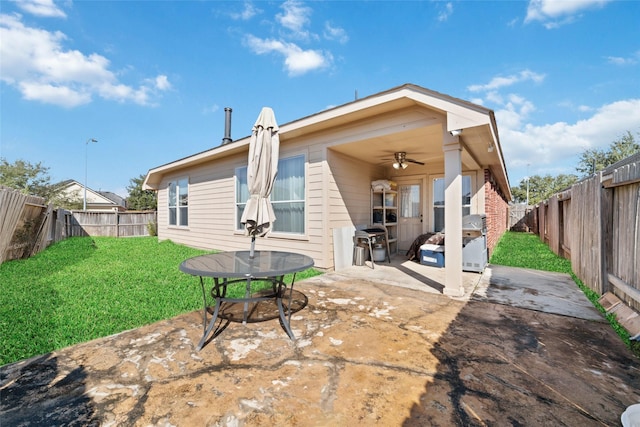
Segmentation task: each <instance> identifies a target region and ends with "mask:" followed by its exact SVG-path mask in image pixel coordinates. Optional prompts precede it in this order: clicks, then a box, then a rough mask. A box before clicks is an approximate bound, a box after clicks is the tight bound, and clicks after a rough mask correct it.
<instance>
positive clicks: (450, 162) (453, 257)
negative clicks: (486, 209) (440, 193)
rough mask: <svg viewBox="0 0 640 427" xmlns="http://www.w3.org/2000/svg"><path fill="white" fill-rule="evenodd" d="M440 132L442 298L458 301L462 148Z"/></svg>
mask: <svg viewBox="0 0 640 427" xmlns="http://www.w3.org/2000/svg"><path fill="white" fill-rule="evenodd" d="M458 138H459V137H458V136H452V135H451V134H449V132H447V131H446V129H443V141H442V144H443V147H442V148H443V150H444V218H445V219H444V235H445V241H444V259H445V267H444V268H445V281H444V291H443V292H444V294H445V295H450V296H457V297H461V296H463V295H464V287H463V286H462V146H461V145H460V141H459V139H458Z"/></svg>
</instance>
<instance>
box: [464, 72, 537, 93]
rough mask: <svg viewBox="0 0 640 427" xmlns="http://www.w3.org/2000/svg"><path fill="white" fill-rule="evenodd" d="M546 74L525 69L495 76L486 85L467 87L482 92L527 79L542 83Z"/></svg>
mask: <svg viewBox="0 0 640 427" xmlns="http://www.w3.org/2000/svg"><path fill="white" fill-rule="evenodd" d="M545 77H546V76H545V75H544V74H539V73H535V72H533V71H531V70H523V71H520V72H519V73H517V74H512V75H510V76H506V77H502V76H498V77H494V78H493V79H491V81H490V82H489V83H487V84H484V85H471V86H469V87H467V89H468V90H470V91H471V92H481V91H490V90H496V89H500V88H503V87H506V86H512V85H514V84H516V83H521V82H525V81H533V82H535V83H541V82H542V81H543V80H544V79H545Z"/></svg>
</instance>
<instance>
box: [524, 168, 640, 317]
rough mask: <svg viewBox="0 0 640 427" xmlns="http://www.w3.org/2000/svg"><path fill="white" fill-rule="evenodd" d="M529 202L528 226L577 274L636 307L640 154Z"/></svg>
mask: <svg viewBox="0 0 640 427" xmlns="http://www.w3.org/2000/svg"><path fill="white" fill-rule="evenodd" d="M630 160H631V161H627V162H624V161H623V162H622V163H623V164H622V165H618V166H616V165H613V166H611V167H610V168H607V169H605V170H604V171H603V172H600V173H598V174H596V175H594V176H592V177H590V178H588V179H585V180H583V181H580V182H578V183H576V184H574V185H573V186H572V187H571V188H570V189H568V190H566V191H563V192H561V193H558V194H555V195H554V196H553V197H551V198H550V199H549V200H547V201H545V202H543V203H540V204H538V205H536V206H534V207H533V209H532V211H531V212H530V213H529V214H528V216H527V222H528V225H529V227H530V228H531V230H532V231H534V232H535V233H537V234H538V235H539V236H540V238H541V239H542V240H543V241H544V242H545V243H547V244H548V245H549V247H550V249H551V250H552V251H553V252H555V253H556V254H558V255H560V256H562V257H565V258H567V259H570V260H571V267H572V269H573V272H574V273H575V274H576V276H577V277H578V278H579V279H580V280H581V281H582V282H583V283H584V284H585V285H586V286H588V287H589V288H591V289H592V290H593V291H595V292H597V293H598V294H599V295H603V294H604V293H606V292H611V293H613V294H614V295H615V296H617V297H618V298H619V299H620V300H622V301H624V302H625V303H626V304H627V305H628V306H629V307H631V308H633V309H634V311H636V312H637V311H640V262H638V259H639V257H640V253H639V249H638V247H639V246H640V155H636V156H632V157H631V158H630Z"/></svg>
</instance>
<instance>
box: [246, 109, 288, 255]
mask: <svg viewBox="0 0 640 427" xmlns="http://www.w3.org/2000/svg"><path fill="white" fill-rule="evenodd" d="M278 130H279V129H278V124H277V123H276V117H275V115H274V114H273V110H272V109H271V108H269V107H263V108H262V110H261V111H260V115H259V116H258V119H257V120H256V123H255V124H254V125H253V129H252V131H251V141H250V143H249V159H248V165H247V186H248V187H249V200H247V204H246V206H245V207H244V211H243V212H242V218H241V222H242V224H244V226H245V234H246V235H248V236H251V251H250V257H251V258H253V254H254V249H255V239H256V236H261V237H262V236H265V235H266V234H267V233H268V232H269V231H271V229H272V225H273V222H274V221H275V220H276V216H275V214H274V212H273V207H272V206H271V201H270V199H269V196H270V194H271V190H272V189H273V183H274V182H275V180H276V175H277V174H278V156H279V153H280V137H279V136H278Z"/></svg>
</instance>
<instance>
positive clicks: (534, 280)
mask: <svg viewBox="0 0 640 427" xmlns="http://www.w3.org/2000/svg"><path fill="white" fill-rule="evenodd" d="M473 299H474V300H476V301H487V302H493V303H496V304H504V305H509V306H511V307H520V308H527V309H529V310H537V311H542V312H545V313H554V314H561V315H563V316H571V317H577V318H579V319H586V320H593V321H595V322H606V319H605V318H604V317H603V315H602V314H601V313H600V312H599V311H598V310H597V309H596V308H595V307H594V306H593V304H592V303H591V301H589V299H588V298H587V297H586V296H585V294H584V293H583V292H582V291H581V290H580V288H578V286H576V284H575V282H574V281H573V279H572V278H571V276H569V275H568V274H564V273H553V272H549V271H540V270H530V269H525V268H516V267H507V266H504V265H489V266H487V268H486V269H485V271H484V273H483V274H482V279H481V280H480V282H479V284H478V287H477V288H476V289H475V290H474V292H473Z"/></svg>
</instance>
